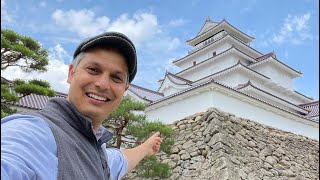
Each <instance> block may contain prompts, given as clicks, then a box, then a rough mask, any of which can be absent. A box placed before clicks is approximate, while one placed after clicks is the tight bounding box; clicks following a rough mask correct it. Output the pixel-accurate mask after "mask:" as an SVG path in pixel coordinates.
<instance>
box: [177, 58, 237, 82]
mask: <svg viewBox="0 0 320 180" xmlns="http://www.w3.org/2000/svg"><path fill="white" fill-rule="evenodd" d="M237 62H238V60H237V58H236V57H235V56H234V55H233V54H227V55H225V56H223V57H218V58H216V59H214V60H212V61H211V62H210V63H207V64H205V65H201V67H197V68H195V69H192V70H190V71H188V72H185V73H181V74H179V76H181V77H182V78H185V79H188V80H191V81H196V80H199V79H201V78H204V77H206V76H209V75H211V74H213V73H216V72H218V71H221V70H223V69H225V68H228V67H230V66H233V65H234V64H236V63H237Z"/></svg>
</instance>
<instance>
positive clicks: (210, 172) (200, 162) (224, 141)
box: [127, 108, 319, 180]
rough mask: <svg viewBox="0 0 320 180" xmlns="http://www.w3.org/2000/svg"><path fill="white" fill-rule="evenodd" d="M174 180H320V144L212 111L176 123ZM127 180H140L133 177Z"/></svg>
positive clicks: (165, 157) (172, 157)
mask: <svg viewBox="0 0 320 180" xmlns="http://www.w3.org/2000/svg"><path fill="white" fill-rule="evenodd" d="M172 127H173V129H174V130H175V140H176V143H175V145H174V147H173V150H172V154H171V155H169V156H168V155H166V154H161V153H159V154H158V157H159V159H160V160H161V161H162V162H165V163H168V164H169V165H170V166H171V167H172V175H171V177H170V178H169V179H181V180H205V179H206V180H208V179H210V180H211V179H216V180H227V179H228V180H238V179H239V180H241V179H243V180H244V179H245V180H282V179H283V180H291V179H299V180H300V179H301V180H302V179H303V180H304V179H319V142H318V141H317V140H313V139H308V138H306V137H303V136H300V135H296V134H292V133H289V132H284V131H281V130H278V129H275V128H271V127H268V126H265V125H261V124H258V123H256V122H253V121H250V120H247V119H243V118H237V117H235V116H234V115H232V114H229V113H225V112H222V111H220V110H218V109H216V108H210V109H209V110H208V111H207V112H205V113H198V114H195V115H192V116H189V117H187V118H184V119H182V120H180V121H176V122H175V123H173V124H172ZM127 179H141V178H138V177H135V175H134V174H132V173H131V174H130V175H128V177H127Z"/></svg>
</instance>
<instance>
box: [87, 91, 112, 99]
mask: <svg viewBox="0 0 320 180" xmlns="http://www.w3.org/2000/svg"><path fill="white" fill-rule="evenodd" d="M88 96H89V97H91V98H93V99H96V100H99V101H107V100H108V99H107V98H104V97H100V96H97V95H95V94H92V93H89V94H88Z"/></svg>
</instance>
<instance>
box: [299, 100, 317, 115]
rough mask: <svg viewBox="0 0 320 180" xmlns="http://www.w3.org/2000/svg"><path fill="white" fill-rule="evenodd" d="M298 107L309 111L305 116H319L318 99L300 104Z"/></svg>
mask: <svg viewBox="0 0 320 180" xmlns="http://www.w3.org/2000/svg"><path fill="white" fill-rule="evenodd" d="M299 106H300V107H302V108H304V109H306V110H308V111H310V112H309V114H307V117H311V118H312V117H318V116H319V101H314V102H311V103H306V104H300V105H299Z"/></svg>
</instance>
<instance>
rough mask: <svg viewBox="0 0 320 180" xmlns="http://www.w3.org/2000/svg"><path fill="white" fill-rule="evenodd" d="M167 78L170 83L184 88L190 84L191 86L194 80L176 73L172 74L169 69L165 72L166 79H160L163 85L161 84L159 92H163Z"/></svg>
mask: <svg viewBox="0 0 320 180" xmlns="http://www.w3.org/2000/svg"><path fill="white" fill-rule="evenodd" d="M166 79H167V80H168V81H169V82H170V83H172V84H173V85H177V86H178V87H182V88H186V87H188V86H191V83H192V81H189V80H187V79H185V78H182V77H179V76H176V75H174V74H172V73H170V72H168V71H167V72H166V74H165V77H164V79H161V80H159V81H160V82H161V85H160V87H159V89H158V92H162V90H163V89H162V88H163V85H164V83H165V82H166Z"/></svg>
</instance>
